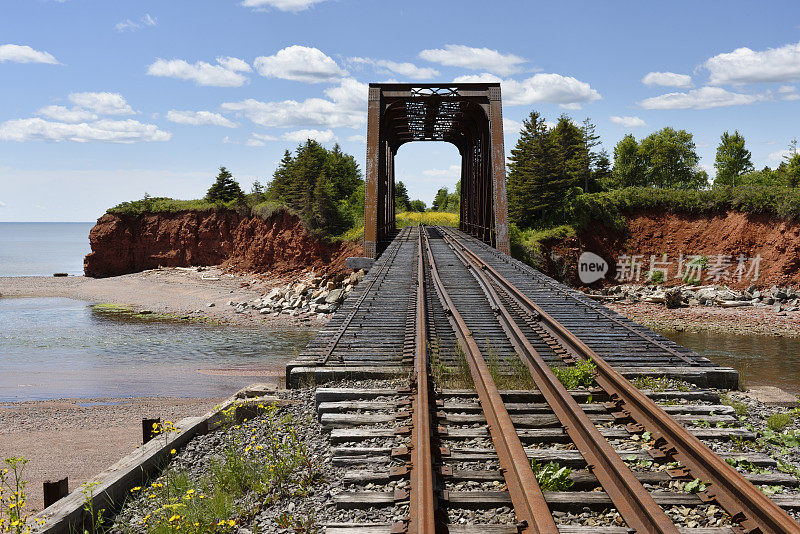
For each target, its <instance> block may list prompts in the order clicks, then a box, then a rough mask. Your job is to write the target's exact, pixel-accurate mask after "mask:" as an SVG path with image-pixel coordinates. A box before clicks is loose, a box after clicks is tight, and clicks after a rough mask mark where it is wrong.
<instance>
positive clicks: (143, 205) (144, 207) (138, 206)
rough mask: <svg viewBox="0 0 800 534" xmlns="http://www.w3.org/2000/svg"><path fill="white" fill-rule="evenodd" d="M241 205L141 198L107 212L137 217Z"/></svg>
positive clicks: (235, 203)
mask: <svg viewBox="0 0 800 534" xmlns="http://www.w3.org/2000/svg"><path fill="white" fill-rule="evenodd" d="M241 206H242V204H241V203H239V202H237V201H233V202H209V201H208V200H205V199H197V200H176V199H174V198H167V197H152V198H143V199H141V200H133V201H131V202H123V203H121V204H117V205H116V206H114V207H113V208H111V209H109V210H108V213H114V214H116V215H132V216H138V215H143V214H145V213H177V212H181V211H213V210H221V209H235V208H237V207H241Z"/></svg>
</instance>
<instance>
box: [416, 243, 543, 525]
mask: <svg viewBox="0 0 800 534" xmlns="http://www.w3.org/2000/svg"><path fill="white" fill-rule="evenodd" d="M421 242H422V243H423V244H424V249H425V251H426V254H427V257H428V264H429V266H430V274H431V278H432V280H433V285H434V287H435V289H436V293H437V294H438V296H439V300H440V301H441V303H442V307H443V308H444V310H445V313H446V314H447V315H448V319H449V320H450V323H451V325H452V326H453V330H454V331H455V333H456V336H457V337H458V341H459V344H460V345H461V347H462V349H463V350H464V353H465V357H466V359H467V363H468V364H469V369H470V374H471V375H472V380H473V382H474V383H475V390H476V392H477V393H478V398H479V400H480V404H481V408H482V409H483V413H484V415H485V417H486V422H487V424H488V426H489V433H490V435H491V438H492V442H493V443H494V446H495V449H496V450H497V457H498V460H499V462H500V468H501V470H502V472H503V476H504V477H505V481H506V486H507V487H508V493H509V496H510V498H511V502H512V504H513V506H514V512H515V514H516V516H517V521H518V522H519V530H520V532H522V533H542V534H544V533H547V534H557V533H558V527H557V526H556V524H555V521H554V520H553V516H552V513H551V512H550V510H549V508H548V506H547V503H546V502H545V500H544V495H543V494H542V490H541V488H540V487H539V483H538V482H537V481H536V477H535V475H534V474H533V470H532V469H531V464H530V462H529V461H528V457H527V455H526V453H525V449H524V448H523V446H522V442H520V440H519V436H518V435H517V431H516V429H515V428H514V425H513V423H512V422H511V417H510V416H509V415H508V411H507V410H506V408H505V405H504V403H503V400H502V399H501V397H500V392H499V391H498V389H497V386H496V385H495V383H494V380H493V379H492V375H491V373H490V372H489V367H488V365H487V364H486V361H485V360H484V358H483V355H482V354H481V351H480V348H479V347H478V344H477V343H476V342H475V339H474V338H473V336H472V332H471V331H470V330H469V328H468V327H467V324H466V323H465V322H464V319H463V317H462V316H461V314H460V313H459V312H458V310H457V309H456V307H455V305H454V304H453V301H452V299H451V298H450V295H449V294H448V293H447V290H446V289H445V286H444V283H443V282H442V279H441V278H440V276H439V270H438V268H437V266H436V259H435V258H434V255H433V251H432V250H431V247H430V243H429V242H428V236H427V231H425V230H424V229H423V230H422V232H421Z"/></svg>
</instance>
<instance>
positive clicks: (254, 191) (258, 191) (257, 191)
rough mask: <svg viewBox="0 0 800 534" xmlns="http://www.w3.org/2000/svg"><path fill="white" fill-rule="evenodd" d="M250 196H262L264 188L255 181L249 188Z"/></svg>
mask: <svg viewBox="0 0 800 534" xmlns="http://www.w3.org/2000/svg"><path fill="white" fill-rule="evenodd" d="M250 194H251V195H263V194H264V186H263V185H261V182H259V181H258V180H255V181H254V182H253V185H252V186H251V187H250Z"/></svg>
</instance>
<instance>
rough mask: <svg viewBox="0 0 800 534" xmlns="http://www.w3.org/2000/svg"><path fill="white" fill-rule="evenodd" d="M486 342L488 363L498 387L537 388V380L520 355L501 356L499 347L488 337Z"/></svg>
mask: <svg viewBox="0 0 800 534" xmlns="http://www.w3.org/2000/svg"><path fill="white" fill-rule="evenodd" d="M484 342H485V344H486V358H485V359H486V365H488V366H489V373H490V374H491V375H492V379H493V380H494V383H495V384H497V388H498V389H536V382H535V381H534V380H533V377H532V376H531V373H530V371H528V368H527V367H526V366H525V364H524V363H522V360H520V358H519V356H517V355H514V356H511V357H510V358H501V357H500V355H499V354H498V352H497V348H496V347H495V346H494V345H492V343H491V342H490V341H489V340H488V339H487V340H485V341H484Z"/></svg>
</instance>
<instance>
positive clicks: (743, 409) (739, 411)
mask: <svg viewBox="0 0 800 534" xmlns="http://www.w3.org/2000/svg"><path fill="white" fill-rule="evenodd" d="M719 401H720V404H724V405H725V406H730V407H731V408H733V409H734V411H735V412H736V415H738V416H739V417H744V416H745V415H747V411H748V408H747V405H746V404H745V403H743V402H739V401H737V400H734V399H732V398H730V397H729V396H728V395H721V396H720V398H719Z"/></svg>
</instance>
